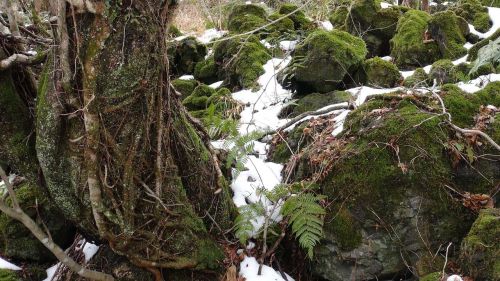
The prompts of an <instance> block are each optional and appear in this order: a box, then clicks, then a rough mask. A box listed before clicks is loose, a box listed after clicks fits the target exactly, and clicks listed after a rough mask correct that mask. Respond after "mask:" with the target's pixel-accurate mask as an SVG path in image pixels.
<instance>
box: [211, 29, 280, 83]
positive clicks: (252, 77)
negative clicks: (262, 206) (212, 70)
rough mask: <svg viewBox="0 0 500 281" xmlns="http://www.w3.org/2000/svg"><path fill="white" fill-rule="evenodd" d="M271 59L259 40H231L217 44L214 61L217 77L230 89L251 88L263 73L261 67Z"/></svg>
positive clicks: (253, 37)
mask: <svg viewBox="0 0 500 281" xmlns="http://www.w3.org/2000/svg"><path fill="white" fill-rule="evenodd" d="M270 59H271V55H270V54H269V51H268V50H267V49H266V47H264V45H262V43H261V42H260V41H259V38H257V37H256V36H250V37H248V38H233V39H229V40H226V41H222V42H220V43H217V44H216V45H215V47H214V60H215V63H216V64H217V65H219V66H220V67H219V73H218V75H219V77H222V78H224V81H225V84H226V85H230V87H232V88H236V89H238V88H252V87H254V86H255V85H256V80H257V78H258V77H259V76H260V75H262V74H263V73H264V68H263V65H264V64H265V63H266V62H267V61H268V60H270Z"/></svg>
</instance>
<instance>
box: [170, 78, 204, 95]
mask: <svg viewBox="0 0 500 281" xmlns="http://www.w3.org/2000/svg"><path fill="white" fill-rule="evenodd" d="M198 85H199V82H198V81H196V80H194V79H191V80H184V79H175V80H172V86H173V87H174V89H175V90H176V91H178V92H179V93H180V94H181V98H182V99H185V98H186V97H187V96H189V95H191V93H192V92H193V91H194V89H195V88H196V87H198Z"/></svg>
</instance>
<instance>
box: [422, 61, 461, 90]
mask: <svg viewBox="0 0 500 281" xmlns="http://www.w3.org/2000/svg"><path fill="white" fill-rule="evenodd" d="M429 78H430V79H431V81H433V80H436V82H437V83H438V84H439V85H443V84H448V83H455V82H457V80H458V77H457V73H456V69H455V65H453V62H452V61H451V60H446V59H443V60H438V61H436V62H435V63H433V64H432V68H431V71H430V72H429Z"/></svg>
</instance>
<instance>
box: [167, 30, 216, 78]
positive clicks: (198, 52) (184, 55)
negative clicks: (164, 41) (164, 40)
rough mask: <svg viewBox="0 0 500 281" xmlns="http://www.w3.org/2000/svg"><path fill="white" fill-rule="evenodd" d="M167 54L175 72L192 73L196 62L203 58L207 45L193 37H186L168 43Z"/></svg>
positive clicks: (179, 73)
mask: <svg viewBox="0 0 500 281" xmlns="http://www.w3.org/2000/svg"><path fill="white" fill-rule="evenodd" d="M168 54H169V60H170V65H171V66H172V70H173V72H174V73H175V74H178V75H184V74H192V73H193V72H194V67H195V65H196V63H198V62H200V61H203V60H204V59H205V56H206V55H207V47H206V46H205V45H204V44H202V43H201V42H199V41H198V40H197V39H196V38H195V37H187V38H184V39H182V40H180V41H174V42H172V43H170V45H169V48H168Z"/></svg>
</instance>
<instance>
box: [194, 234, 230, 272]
mask: <svg viewBox="0 0 500 281" xmlns="http://www.w3.org/2000/svg"><path fill="white" fill-rule="evenodd" d="M223 259H224V253H223V252H222V249H221V248H220V247H219V246H218V245H217V244H216V243H215V242H213V241H212V240H202V241H200V242H199V243H198V252H197V260H198V267H199V268H202V269H212V270H213V269H219V268H220V267H221V266H222V261H223Z"/></svg>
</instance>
